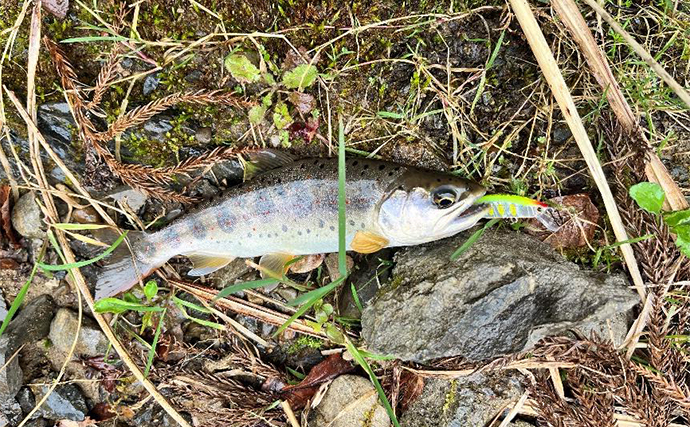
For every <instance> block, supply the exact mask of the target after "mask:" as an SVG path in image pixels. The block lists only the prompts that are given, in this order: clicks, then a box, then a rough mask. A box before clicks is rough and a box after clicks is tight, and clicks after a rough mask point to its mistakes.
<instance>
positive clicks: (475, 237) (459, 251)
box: [450, 218, 498, 261]
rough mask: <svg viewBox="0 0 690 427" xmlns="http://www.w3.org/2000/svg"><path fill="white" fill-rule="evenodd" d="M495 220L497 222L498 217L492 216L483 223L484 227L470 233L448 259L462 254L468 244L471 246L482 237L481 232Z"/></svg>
mask: <svg viewBox="0 0 690 427" xmlns="http://www.w3.org/2000/svg"><path fill="white" fill-rule="evenodd" d="M497 222H498V219H497V218H494V219H492V220H490V221H489V222H487V223H486V224H484V227H482V228H480V229H479V230H477V231H475V232H474V233H472V235H471V236H470V237H469V238H468V239H467V240H465V243H463V244H462V245H461V246H460V247H459V248H457V249H456V250H455V252H453V253H452V254H451V256H450V260H451V261H455V260H457V259H458V258H460V255H462V254H463V253H464V252H465V251H466V250H468V249H469V248H470V246H472V245H473V244H474V242H476V241H477V240H479V238H480V237H482V234H484V232H485V231H486V229H487V228H490V227H493V225H494V224H496V223H497Z"/></svg>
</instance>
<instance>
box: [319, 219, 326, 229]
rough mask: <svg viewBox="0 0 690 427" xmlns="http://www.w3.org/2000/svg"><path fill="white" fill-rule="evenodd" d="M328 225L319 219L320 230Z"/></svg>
mask: <svg viewBox="0 0 690 427" xmlns="http://www.w3.org/2000/svg"><path fill="white" fill-rule="evenodd" d="M325 225H326V223H325V222H323V220H322V219H319V228H323V227H324V226H325Z"/></svg>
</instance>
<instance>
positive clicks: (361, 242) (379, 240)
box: [350, 230, 390, 254]
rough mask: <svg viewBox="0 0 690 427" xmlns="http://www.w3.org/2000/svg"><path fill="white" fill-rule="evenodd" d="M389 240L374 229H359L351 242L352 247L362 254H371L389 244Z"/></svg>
mask: <svg viewBox="0 0 690 427" xmlns="http://www.w3.org/2000/svg"><path fill="white" fill-rule="evenodd" d="M388 243H390V242H389V240H388V239H386V238H385V237H383V236H381V235H379V234H376V233H374V232H372V231H364V230H359V231H358V232H357V233H355V238H354V239H352V243H350V248H351V249H352V250H353V251H355V252H359V253H361V254H371V253H374V252H376V251H379V250H381V249H383V248H385V247H386V246H388Z"/></svg>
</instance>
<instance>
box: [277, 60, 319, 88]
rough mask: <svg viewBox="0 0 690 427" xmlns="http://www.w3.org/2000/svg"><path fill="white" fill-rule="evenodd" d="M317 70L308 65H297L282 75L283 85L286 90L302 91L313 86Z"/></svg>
mask: <svg viewBox="0 0 690 427" xmlns="http://www.w3.org/2000/svg"><path fill="white" fill-rule="evenodd" d="M317 75H318V70H317V69H316V67H315V66H313V65H310V64H302V65H298V66H296V67H295V68H293V69H292V70H290V71H288V72H286V73H285V74H284V75H283V84H284V85H285V87H287V88H288V89H298V88H299V89H300V90H302V89H304V88H306V87H309V86H311V85H312V84H314V81H315V80H316V76H317Z"/></svg>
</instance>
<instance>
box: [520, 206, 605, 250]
mask: <svg viewBox="0 0 690 427" xmlns="http://www.w3.org/2000/svg"><path fill="white" fill-rule="evenodd" d="M549 201H550V202H551V204H552V205H553V206H555V207H557V208H559V209H558V210H557V211H555V212H554V214H553V215H552V219H553V220H554V222H555V223H556V224H557V225H558V231H556V232H554V233H551V232H549V231H547V230H546V229H545V228H544V226H543V225H542V224H541V223H540V222H539V221H537V220H536V219H531V220H529V224H530V225H531V226H532V227H531V228H532V230H528V231H529V232H530V233H531V234H534V235H536V236H538V237H539V238H540V239H541V240H543V241H544V242H546V243H548V244H550V245H551V246H553V247H554V248H556V249H572V248H579V247H582V246H585V245H587V244H588V243H589V242H591V241H592V238H593V237H594V231H595V230H596V228H597V222H598V221H599V210H598V209H597V207H596V206H594V203H592V200H591V199H590V198H589V196H588V195H587V194H573V195H571V196H563V197H555V198H553V199H551V200H549Z"/></svg>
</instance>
